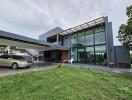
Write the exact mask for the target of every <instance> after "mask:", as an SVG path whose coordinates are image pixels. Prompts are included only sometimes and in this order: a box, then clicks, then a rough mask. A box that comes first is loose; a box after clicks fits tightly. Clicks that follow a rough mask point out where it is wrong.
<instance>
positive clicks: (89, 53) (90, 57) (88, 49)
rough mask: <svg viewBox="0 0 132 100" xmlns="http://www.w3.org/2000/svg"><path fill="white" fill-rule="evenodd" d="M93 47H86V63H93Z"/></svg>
mask: <svg viewBox="0 0 132 100" xmlns="http://www.w3.org/2000/svg"><path fill="white" fill-rule="evenodd" d="M94 62H95V60H94V47H86V63H89V64H92V63H94Z"/></svg>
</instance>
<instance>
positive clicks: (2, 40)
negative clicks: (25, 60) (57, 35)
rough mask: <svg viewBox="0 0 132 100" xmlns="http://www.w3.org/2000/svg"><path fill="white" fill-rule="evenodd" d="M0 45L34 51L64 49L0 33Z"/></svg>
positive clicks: (11, 34)
mask: <svg viewBox="0 0 132 100" xmlns="http://www.w3.org/2000/svg"><path fill="white" fill-rule="evenodd" d="M0 45H9V46H16V47H21V48H30V49H36V50H52V49H65V48H64V47H60V46H58V45H55V44H51V43H47V42H44V41H40V40H37V39H32V38H29V37H25V36H21V35H17V34H13V33H9V32H5V31H0Z"/></svg>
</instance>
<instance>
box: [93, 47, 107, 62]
mask: <svg viewBox="0 0 132 100" xmlns="http://www.w3.org/2000/svg"><path fill="white" fill-rule="evenodd" d="M95 55H96V63H98V64H101V63H103V62H105V61H106V59H107V54H106V45H102V46H95Z"/></svg>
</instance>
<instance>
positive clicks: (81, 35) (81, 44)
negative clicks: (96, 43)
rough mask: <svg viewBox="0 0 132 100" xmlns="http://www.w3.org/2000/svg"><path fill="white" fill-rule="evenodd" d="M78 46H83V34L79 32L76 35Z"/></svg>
mask: <svg viewBox="0 0 132 100" xmlns="http://www.w3.org/2000/svg"><path fill="white" fill-rule="evenodd" d="M78 46H85V33H84V32H81V33H79V34H78Z"/></svg>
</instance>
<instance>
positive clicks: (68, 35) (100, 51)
mask: <svg viewBox="0 0 132 100" xmlns="http://www.w3.org/2000/svg"><path fill="white" fill-rule="evenodd" d="M0 45H1V46H0V53H1V52H4V53H8V54H11V53H12V54H19V55H20V54H22V53H23V54H25V51H26V53H28V54H29V55H30V56H31V55H32V56H37V57H38V59H41V60H42V61H49V62H64V61H68V60H70V59H73V61H74V63H85V64H101V65H110V66H111V65H112V66H125V67H126V66H128V67H130V62H131V60H130V52H129V50H127V49H126V48H125V47H123V46H116V47H115V46H113V33H112V23H111V22H109V21H108V17H100V18H98V19H95V20H92V21H89V22H86V23H84V24H81V25H78V26H75V27H73V28H69V29H66V30H63V29H61V28H60V27H56V28H54V29H52V30H50V31H48V32H46V33H44V34H42V35H40V36H39V40H37V39H32V38H30V37H25V36H21V35H17V34H14V33H10V32H5V31H0ZM7 47H15V48H7ZM16 47H17V48H16ZM7 49H8V50H7ZM33 49H34V50H35V52H34V51H33ZM3 50H5V51H3ZM7 51H8V52H7ZM36 52H37V53H36Z"/></svg>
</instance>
